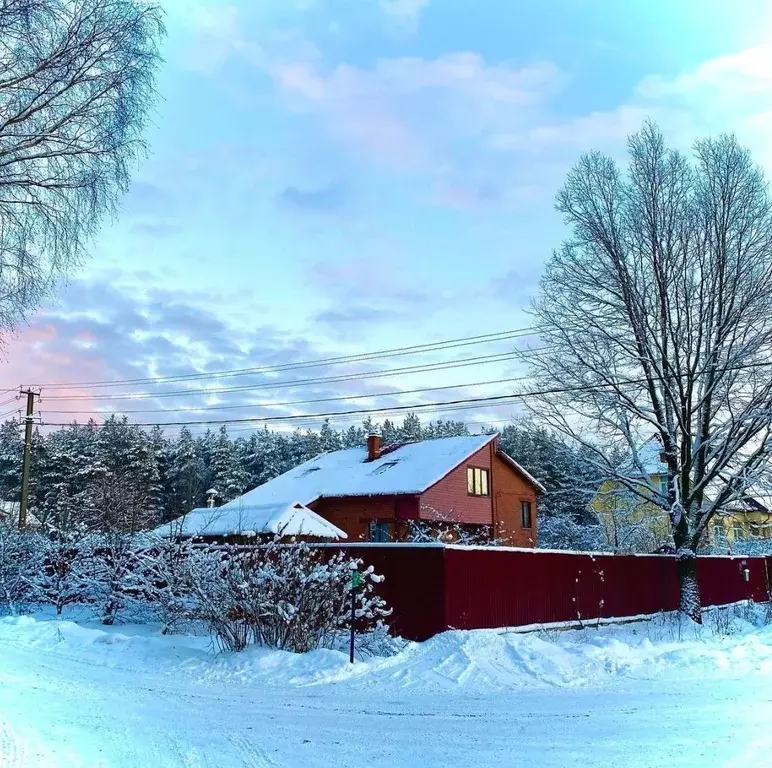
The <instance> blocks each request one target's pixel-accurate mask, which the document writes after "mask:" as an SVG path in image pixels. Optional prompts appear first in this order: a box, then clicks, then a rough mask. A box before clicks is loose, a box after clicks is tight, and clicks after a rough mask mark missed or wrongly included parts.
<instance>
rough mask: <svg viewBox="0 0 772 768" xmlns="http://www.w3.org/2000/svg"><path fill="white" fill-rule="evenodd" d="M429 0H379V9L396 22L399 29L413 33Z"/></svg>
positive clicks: (416, 29)
mask: <svg viewBox="0 0 772 768" xmlns="http://www.w3.org/2000/svg"><path fill="white" fill-rule="evenodd" d="M430 1H431V0H379V2H378V4H379V5H380V7H381V10H382V11H383V12H384V13H385V14H386V15H387V16H388V17H389V19H391V20H392V21H393V22H394V23H395V24H397V25H398V26H399V27H400V29H402V30H405V31H407V32H411V33H415V32H417V31H418V22H419V19H420V17H421V12H422V11H423V10H424V9H425V8H428V6H429V3H430Z"/></svg>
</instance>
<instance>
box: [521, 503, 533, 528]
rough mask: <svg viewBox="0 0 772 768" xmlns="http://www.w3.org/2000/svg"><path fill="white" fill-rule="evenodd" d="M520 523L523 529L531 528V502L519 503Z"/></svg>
mask: <svg viewBox="0 0 772 768" xmlns="http://www.w3.org/2000/svg"><path fill="white" fill-rule="evenodd" d="M520 522H521V523H522V525H523V528H530V527H531V502H530V501H521V502H520Z"/></svg>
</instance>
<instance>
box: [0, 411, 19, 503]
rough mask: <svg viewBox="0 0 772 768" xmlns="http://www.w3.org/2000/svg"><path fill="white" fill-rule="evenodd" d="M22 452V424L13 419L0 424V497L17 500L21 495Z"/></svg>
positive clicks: (5, 499) (4, 499) (6, 499)
mask: <svg viewBox="0 0 772 768" xmlns="http://www.w3.org/2000/svg"><path fill="white" fill-rule="evenodd" d="M23 453H24V437H23V432H22V425H21V424H20V423H19V422H18V421H16V419H13V420H12V421H6V422H4V423H3V424H2V425H0V499H2V500H3V501H18V500H19V498H20V496H21V463H22V456H23Z"/></svg>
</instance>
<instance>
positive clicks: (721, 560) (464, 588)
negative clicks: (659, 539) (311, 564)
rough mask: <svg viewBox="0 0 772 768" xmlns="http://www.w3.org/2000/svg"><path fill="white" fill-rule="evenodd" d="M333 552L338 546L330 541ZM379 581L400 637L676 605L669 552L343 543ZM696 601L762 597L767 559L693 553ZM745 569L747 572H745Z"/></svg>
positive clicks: (771, 564)
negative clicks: (695, 556)
mask: <svg viewBox="0 0 772 768" xmlns="http://www.w3.org/2000/svg"><path fill="white" fill-rule="evenodd" d="M336 548H337V547H336ZM340 549H343V550H345V551H346V552H349V553H351V554H352V555H356V556H358V557H361V558H362V559H363V560H364V561H365V563H366V564H368V565H373V566H374V567H375V569H376V571H377V572H378V573H381V574H383V575H384V576H385V577H386V579H385V581H384V582H383V584H382V588H381V590H380V591H381V594H382V596H383V597H384V598H385V599H386V600H387V601H388V603H389V605H390V606H391V607H392V608H393V611H394V613H393V616H392V619H391V624H392V627H393V629H394V631H395V632H396V633H398V634H400V635H402V636H403V637H407V638H411V639H415V640H424V639H426V638H427V637H431V636H432V635H435V634H437V633H438V632H443V631H445V630H446V629H482V628H486V627H514V626H524V625H528V624H545V623H549V622H558V621H576V620H590V619H597V618H613V617H624V616H637V615H640V614H651V613H657V612H658V611H672V610H675V609H676V608H677V606H678V582H677V578H676V563H675V558H674V557H673V556H671V555H612V554H583V553H573V552H553V551H544V550H538V549H530V550H529V549H510V548H505V547H501V548H494V547H491V548H475V547H460V546H442V545H431V544H430V545H416V544H412V545H411V544H407V545H400V544H384V545H361V544H360V545H351V546H347V545H343V546H341V547H340ZM698 562H699V567H698V574H699V582H700V594H701V598H702V604H703V605H705V606H707V605H722V604H725V603H732V602H736V601H738V600H747V599H750V600H755V601H757V602H763V601H766V600H768V599H769V587H770V583H769V578H768V577H769V574H772V558H766V559H765V558H763V557H700V558H699V559H698ZM746 570H747V574H746V573H745V571H746Z"/></svg>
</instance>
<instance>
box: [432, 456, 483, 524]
mask: <svg viewBox="0 0 772 768" xmlns="http://www.w3.org/2000/svg"><path fill="white" fill-rule="evenodd" d="M494 442H495V441H491V442H490V443H489V444H488V445H485V446H483V447H482V448H481V449H480V450H479V451H477V452H476V453H474V454H472V455H471V456H470V457H469V458H468V459H466V460H465V461H464V462H463V463H462V464H460V465H459V466H458V467H456V468H455V469H454V470H452V471H451V472H449V473H448V474H447V475H445V477H443V478H442V479H441V480H439V481H438V482H436V483H435V484H434V485H433V486H431V488H429V489H427V490H426V491H424V492H423V493H422V494H421V519H422V520H447V521H451V522H456V523H472V524H476V525H492V524H493V500H492V497H491V496H490V495H489V496H470V495H469V494H468V493H467V490H466V489H467V484H466V470H467V467H480V468H482V469H487V470H488V472H489V476H488V484H489V488H488V490H489V491H490V471H491V454H492V452H493V444H494Z"/></svg>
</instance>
